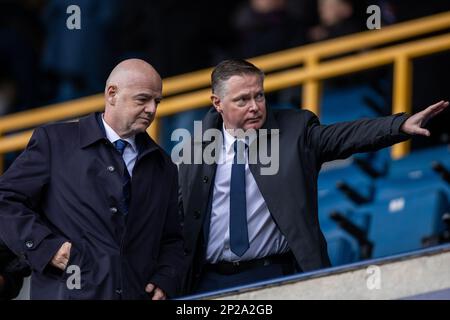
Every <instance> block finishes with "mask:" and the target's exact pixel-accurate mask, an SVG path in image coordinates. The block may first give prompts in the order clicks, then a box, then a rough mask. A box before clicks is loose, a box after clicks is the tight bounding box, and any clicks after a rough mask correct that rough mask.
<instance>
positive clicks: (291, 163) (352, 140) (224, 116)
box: [179, 60, 448, 293]
mask: <svg viewBox="0 0 450 320" xmlns="http://www.w3.org/2000/svg"><path fill="white" fill-rule="evenodd" d="M263 80H264V75H263V73H262V72H261V70H259V69H258V68H257V67H255V66H254V65H253V64H251V63H249V62H247V61H244V60H227V61H223V62H221V63H220V64H219V65H217V66H216V68H215V69H214V71H213V72H212V95H211V101H212V104H213V106H214V108H211V110H210V111H209V113H208V114H207V115H206V116H205V118H204V119H203V124H202V127H203V130H205V131H206V130H208V129H211V128H215V129H219V130H221V131H222V132H223V139H219V140H221V141H222V144H223V145H222V146H219V147H220V149H219V150H222V153H223V155H224V157H225V158H226V160H228V161H225V162H223V163H221V162H219V163H213V164H206V163H202V164H188V163H184V164H181V165H180V168H179V177H180V187H181V197H182V201H183V215H184V235H185V253H186V256H187V257H188V259H189V261H190V270H189V272H188V275H187V277H186V282H185V288H186V292H187V293H192V292H203V291H209V290H217V289H223V288H227V287H233V286H238V285H243V284H247V283H250V282H255V281H261V280H266V279H269V278H273V277H279V276H283V275H288V274H292V273H294V272H302V271H303V272H306V271H311V270H315V269H318V268H323V267H327V266H329V265H330V261H329V258H328V254H327V244H326V241H325V238H324V236H323V234H322V232H321V230H320V226H319V222H318V214H317V178H318V174H319V171H320V168H321V166H322V164H323V163H324V162H327V161H331V160H335V159H340V158H346V157H349V156H350V155H352V154H353V153H356V152H367V151H376V150H379V149H381V148H384V147H388V146H391V145H393V144H395V143H397V142H401V141H405V140H407V139H409V138H410V137H411V136H412V135H415V134H418V135H425V136H429V135H430V133H429V131H428V130H427V129H424V128H423V127H424V126H425V124H426V122H427V121H428V120H429V119H430V118H432V117H434V116H435V115H437V114H438V113H440V112H441V111H442V110H444V109H445V108H446V107H447V106H448V102H444V101H441V102H439V103H436V104H435V105H432V106H430V107H428V108H426V109H425V110H423V111H421V112H419V113H417V114H415V115H413V116H410V117H408V116H407V115H406V114H395V115H391V116H388V117H382V118H376V119H370V120H368V119H364V120H357V121H353V122H346V123H338V124H333V125H321V124H320V123H319V120H318V118H317V117H316V116H315V115H314V114H313V113H312V112H310V111H307V110H274V111H271V110H269V109H267V108H266V102H265V96H264V88H263ZM239 129H240V130H243V131H249V130H256V131H257V132H258V134H257V138H256V139H254V140H253V141H243V140H242V139H241V138H240V136H239V135H237V134H236V132H238V131H239ZM263 129H266V131H264V134H265V135H266V136H267V139H268V140H269V144H270V143H274V142H275V141H278V142H279V143H278V149H276V150H272V151H274V152H278V156H279V157H278V159H279V170H278V171H277V172H276V173H274V174H266V175H264V174H262V171H261V168H262V167H263V163H261V161H259V159H258V161H256V163H252V162H251V161H250V162H249V156H248V155H245V154H244V157H245V162H244V163H239V162H237V161H236V159H237V158H239V155H238V153H239V147H237V146H239V145H243V144H244V145H245V147H243V148H242V147H241V148H240V149H241V150H250V152H251V150H252V146H253V145H254V144H255V143H257V142H258V140H259V139H261V134H259V133H260V132H263ZM267 130H268V131H267ZM205 147H206V144H203V148H205Z"/></svg>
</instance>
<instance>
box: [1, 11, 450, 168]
mask: <svg viewBox="0 0 450 320" xmlns="http://www.w3.org/2000/svg"><path fill="white" fill-rule="evenodd" d="M448 28H450V12H446V13H441V14H438V15H434V16H431V17H427V18H421V19H417V20H413V21H409V22H405V23H401V24H397V25H394V26H389V27H385V28H382V29H381V30H374V31H366V32H362V33H359V34H355V35H350V36H346V37H341V38H338V39H333V40H329V41H325V42H321V43H316V44H311V45H307V46H303V47H299V48H293V49H289V50H285V51H281V52H277V53H272V54H268V55H265V56H261V57H256V58H253V59H250V60H251V61H252V62H253V63H255V64H256V65H257V66H258V67H260V68H261V69H263V70H264V71H265V72H266V74H268V75H267V77H266V81H265V90H266V92H272V91H277V90H281V89H284V88H287V87H292V86H297V85H303V95H302V96H303V101H302V105H303V107H304V108H307V109H309V110H311V111H313V112H315V113H316V114H319V111H320V110H319V103H320V84H321V81H323V80H325V79H328V78H332V77H336V76H342V75H346V74H350V73H353V72H358V71H363V70H367V69H371V68H376V67H380V66H383V65H388V64H393V65H394V88H393V93H394V97H393V102H392V103H393V105H392V112H393V113H396V112H410V111H411V83H412V75H413V73H412V59H414V58H417V57H421V56H426V55H430V54H433V53H437V52H442V51H446V50H449V49H450V33H448V32H447V33H444V34H441V35H438V36H433V37H428V38H424V39H421V40H414V41H409V42H406V43H402V44H396V45H391V46H389V47H382V48H378V49H375V48H376V47H378V46H382V45H383V46H386V45H387V44H389V43H392V42H397V41H405V40H407V39H409V38H412V37H418V36H425V35H427V34H429V33H433V32H437V31H443V30H447V29H448ZM363 49H364V53H361V50H363ZM355 51H356V52H357V53H352V52H355ZM358 52H359V53H358ZM344 53H351V55H348V56H346V57H343V58H335V59H333V60H329V61H324V62H322V61H321V59H324V58H330V57H333V56H336V55H341V54H344ZM279 70H282V71H279ZM210 73H211V69H205V70H200V71H196V72H192V73H188V74H184V75H180V76H175V77H171V78H166V79H164V80H163V94H164V96H165V98H164V100H163V102H162V103H161V105H160V106H159V108H158V113H157V118H156V119H155V121H154V123H153V124H152V126H151V127H150V128H149V134H151V135H152V136H153V137H154V138H157V137H158V131H159V127H160V125H159V118H161V117H165V116H169V115H172V114H175V113H178V112H182V111H187V110H191V109H195V108H200V107H204V106H208V105H209V104H210V100H209V96H210V89H209V85H210ZM103 107H104V102H103V95H102V94H98V95H94V96H90V97H86V98H82V99H76V100H73V101H69V102H64V103H59V104H55V105H51V106H47V107H43V108H38V109H33V110H29V111H24V112H20V113H15V114H12V115H8V116H4V117H2V118H0V136H1V138H0V155H3V154H5V153H7V152H11V151H17V150H21V149H23V148H24V147H25V146H26V144H27V142H28V140H29V138H30V136H31V133H32V130H27V129H30V128H33V127H36V126H38V125H42V124H45V123H49V122H53V121H60V120H68V119H76V118H78V117H80V116H83V115H86V114H88V113H91V112H94V111H100V110H102V109H103ZM21 130H27V131H22V132H20V133H13V134H9V135H6V134H8V133H11V132H17V131H21ZM408 150H409V144H408V143H402V144H398V145H396V146H395V147H394V148H393V153H392V155H393V157H394V158H398V157H401V156H402V155H404V154H406V153H407V152H408ZM0 169H1V168H0Z"/></svg>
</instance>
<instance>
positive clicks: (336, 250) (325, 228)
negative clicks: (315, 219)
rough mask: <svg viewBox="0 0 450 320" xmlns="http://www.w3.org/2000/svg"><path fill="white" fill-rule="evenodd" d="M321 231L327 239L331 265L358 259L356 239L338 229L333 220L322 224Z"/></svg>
mask: <svg viewBox="0 0 450 320" xmlns="http://www.w3.org/2000/svg"><path fill="white" fill-rule="evenodd" d="M322 232H323V234H324V236H325V239H326V240H327V244H328V255H329V257H330V261H331V265H332V266H339V265H343V264H347V263H352V262H356V261H358V260H359V244H358V241H357V240H356V239H355V238H354V237H352V236H351V235H350V234H348V233H347V232H345V231H344V230H342V229H340V228H339V226H338V225H337V224H336V223H334V222H333V221H328V222H327V223H324V224H323V225H322Z"/></svg>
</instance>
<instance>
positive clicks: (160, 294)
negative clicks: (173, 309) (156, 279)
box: [152, 288, 166, 300]
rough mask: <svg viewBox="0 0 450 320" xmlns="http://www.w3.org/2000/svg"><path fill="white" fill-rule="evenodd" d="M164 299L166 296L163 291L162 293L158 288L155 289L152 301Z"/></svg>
mask: <svg viewBox="0 0 450 320" xmlns="http://www.w3.org/2000/svg"><path fill="white" fill-rule="evenodd" d="M165 299H166V295H165V294H164V291H162V290H161V289H160V288H156V289H155V294H154V295H153V298H152V300H165Z"/></svg>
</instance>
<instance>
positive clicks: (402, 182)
mask: <svg viewBox="0 0 450 320" xmlns="http://www.w3.org/2000/svg"><path fill="white" fill-rule="evenodd" d="M436 162H439V163H440V166H441V167H442V168H446V170H450V151H449V148H448V147H447V146H444V147H438V148H432V149H427V150H421V151H417V152H414V153H412V154H411V155H409V156H407V157H405V158H402V159H400V160H396V161H392V163H391V165H390V168H389V173H388V175H387V176H386V177H383V178H381V179H379V180H377V181H376V182H375V189H376V193H375V199H376V200H383V199H388V198H391V197H396V196H402V195H404V194H407V193H409V192H411V191H420V190H421V191H423V192H429V191H431V190H434V191H441V192H444V193H445V194H446V195H447V197H448V198H449V199H450V183H449V181H448V179H447V180H446V179H445V178H444V177H443V175H442V173H439V172H438V171H436V170H435V169H434V168H433V166H434V165H435V163H436Z"/></svg>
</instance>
